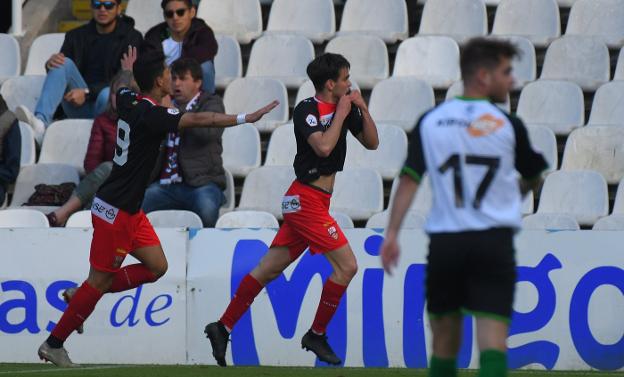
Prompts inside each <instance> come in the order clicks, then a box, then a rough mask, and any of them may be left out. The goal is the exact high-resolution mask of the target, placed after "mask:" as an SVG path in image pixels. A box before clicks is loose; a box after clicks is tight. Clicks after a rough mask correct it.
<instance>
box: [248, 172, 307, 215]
mask: <svg viewBox="0 0 624 377" xmlns="http://www.w3.org/2000/svg"><path fill="white" fill-rule="evenodd" d="M294 179H295V171H294V169H293V167H292V166H262V167H260V168H258V169H255V170H252V171H251V172H250V173H249V175H247V177H246V178H245V183H244V184H243V192H242V193H241V197H240V203H239V205H238V208H237V210H253V211H265V212H270V213H271V214H273V216H275V217H276V218H278V219H280V220H281V219H282V198H283V196H284V194H285V193H286V191H287V190H288V187H290V184H291V183H292V181H293V180H294Z"/></svg>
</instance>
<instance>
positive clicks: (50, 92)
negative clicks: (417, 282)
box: [15, 0, 143, 144]
mask: <svg viewBox="0 0 624 377" xmlns="http://www.w3.org/2000/svg"><path fill="white" fill-rule="evenodd" d="M91 8H92V12H93V19H92V20H91V21H90V22H89V23H88V24H86V25H84V26H81V27H79V28H76V29H74V30H72V31H70V32H69V33H67V35H66V36H65V42H64V43H63V46H62V47H61V51H60V52H59V53H57V54H54V55H52V56H51V57H50V59H48V61H47V62H46V70H47V71H48V74H47V77H46V80H45V83H44V84H43V89H42V92H41V96H40V98H39V101H38V102H37V107H36V108H35V113H34V114H32V113H31V112H30V111H29V110H28V109H27V108H26V107H24V106H18V108H17V109H16V112H15V115H16V116H17V117H18V119H19V120H21V121H23V122H26V123H28V124H30V125H31V127H32V128H33V130H34V131H35V138H36V140H37V142H38V143H39V144H41V140H42V138H43V134H44V132H45V129H46V128H47V127H48V125H49V124H50V123H51V122H52V117H53V116H54V112H55V111H56V108H57V107H58V105H59V104H61V105H62V106H63V110H64V111H65V114H66V115H67V116H68V117H69V118H95V117H97V116H98V115H99V114H101V113H102V112H103V111H104V110H105V108H106V103H107V101H108V93H109V89H108V83H109V82H110V80H111V79H112V77H113V76H114V75H115V73H117V72H118V71H119V69H120V68H121V66H120V60H121V58H122V56H123V54H124V53H126V52H127V51H128V46H134V47H138V46H139V45H140V44H141V42H142V39H143V38H142V36H141V33H139V32H138V31H137V30H135V29H134V20H132V19H131V18H129V17H123V16H121V0H105V1H99V0H91Z"/></svg>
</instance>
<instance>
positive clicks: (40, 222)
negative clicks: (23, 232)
mask: <svg viewBox="0 0 624 377" xmlns="http://www.w3.org/2000/svg"><path fill="white" fill-rule="evenodd" d="M49 227H50V224H49V223H48V218H47V217H46V216H45V215H44V214H43V213H41V212H39V211H36V210H34V209H22V208H20V209H3V210H1V211H0V228H49Z"/></svg>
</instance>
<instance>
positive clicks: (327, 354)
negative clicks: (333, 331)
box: [301, 330, 342, 365]
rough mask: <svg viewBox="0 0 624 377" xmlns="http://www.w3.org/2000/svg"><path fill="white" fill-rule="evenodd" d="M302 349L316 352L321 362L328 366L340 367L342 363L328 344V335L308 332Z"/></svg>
mask: <svg viewBox="0 0 624 377" xmlns="http://www.w3.org/2000/svg"><path fill="white" fill-rule="evenodd" d="M301 348H303V349H305V350H306V351H312V352H314V354H315V355H316V357H318V358H319V360H321V361H324V362H326V363H327V364H332V365H339V364H340V363H341V362H342V361H340V359H339V358H338V356H336V354H335V353H334V351H333V350H332V349H331V347H330V346H329V343H327V335H316V334H315V333H313V332H312V330H308V332H307V333H306V334H305V335H304V336H303V338H302V339H301Z"/></svg>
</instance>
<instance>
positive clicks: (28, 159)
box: [19, 122, 37, 166]
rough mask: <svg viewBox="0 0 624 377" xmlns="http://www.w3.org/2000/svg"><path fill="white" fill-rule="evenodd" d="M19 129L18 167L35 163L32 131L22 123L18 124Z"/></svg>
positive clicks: (35, 151)
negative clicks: (20, 147) (20, 152)
mask: <svg viewBox="0 0 624 377" xmlns="http://www.w3.org/2000/svg"><path fill="white" fill-rule="evenodd" d="M19 128H20V134H21V137H22V154H21V155H20V165H21V166H24V165H32V164H34V163H35V158H36V157H37V150H36V149H35V137H34V134H33V129H32V127H30V126H29V125H28V124H26V123H24V122H19Z"/></svg>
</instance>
